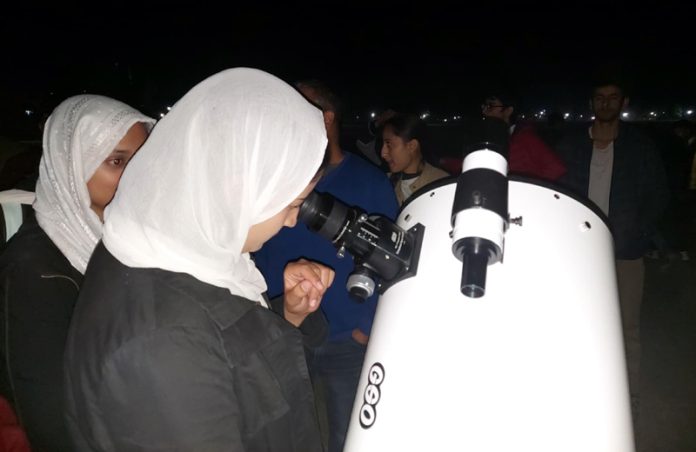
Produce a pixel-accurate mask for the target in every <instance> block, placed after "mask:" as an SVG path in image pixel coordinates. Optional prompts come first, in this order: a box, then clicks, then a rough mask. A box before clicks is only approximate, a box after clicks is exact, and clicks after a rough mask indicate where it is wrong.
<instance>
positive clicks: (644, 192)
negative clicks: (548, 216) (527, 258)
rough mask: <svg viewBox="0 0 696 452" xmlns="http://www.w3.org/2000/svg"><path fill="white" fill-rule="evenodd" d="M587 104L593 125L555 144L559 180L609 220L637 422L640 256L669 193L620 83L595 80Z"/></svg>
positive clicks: (642, 270) (654, 151)
mask: <svg viewBox="0 0 696 452" xmlns="http://www.w3.org/2000/svg"><path fill="white" fill-rule="evenodd" d="M590 105H591V107H592V111H593V113H594V121H593V122H592V124H591V125H590V126H589V127H582V128H581V129H580V130H578V131H577V132H576V133H574V134H570V135H568V136H566V137H564V138H563V139H562V140H561V142H560V143H559V144H558V152H559V154H560V155H561V156H562V157H563V158H564V159H565V163H566V166H567V169H568V172H567V173H566V175H565V176H563V177H562V178H561V180H560V181H559V182H560V183H561V184H563V185H566V186H567V187H568V188H570V189H571V190H574V191H575V192H577V193H578V194H580V195H582V196H585V197H587V198H589V199H590V200H591V201H592V202H594V203H595V204H596V205H597V206H598V207H599V208H600V209H601V210H602V211H603V212H604V213H605V214H606V215H607V217H608V218H609V226H610V228H611V231H612V234H613V237H614V252H615V256H616V274H617V282H618V288H619V302H620V305H621V317H622V322H623V330H624V343H625V346H626V360H627V364H628V377H629V387H630V392H631V405H632V409H633V414H634V422H635V418H636V416H637V414H638V413H637V411H638V407H639V403H638V402H639V388H640V354H641V349H640V307H641V302H642V298H643V280H644V274H645V267H644V263H643V256H644V255H645V253H646V252H647V251H648V249H649V246H650V244H651V238H652V236H653V235H654V233H655V231H656V227H657V222H658V220H659V219H660V217H661V215H662V214H663V212H664V209H665V206H666V205H667V199H668V196H669V194H668V193H669V191H668V186H667V182H666V177H665V171H664V168H663V165H662V161H661V159H660V155H659V153H658V151H657V149H656V147H655V145H654V143H653V142H652V140H650V139H649V138H648V137H646V136H645V135H643V134H642V133H641V132H640V130H638V129H637V128H636V126H635V125H633V124H628V123H625V122H623V121H621V120H620V117H621V111H622V109H624V108H625V107H626V106H627V105H628V97H627V95H626V92H625V89H624V87H623V86H622V84H621V83H620V82H619V81H618V80H617V79H615V78H614V79H612V78H607V79H603V80H600V81H598V82H597V83H595V85H594V89H593V93H592V98H591V100H590Z"/></svg>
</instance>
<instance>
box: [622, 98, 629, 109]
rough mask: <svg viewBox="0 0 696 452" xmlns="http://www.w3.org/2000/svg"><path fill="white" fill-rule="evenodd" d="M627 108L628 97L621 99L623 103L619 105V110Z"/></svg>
mask: <svg viewBox="0 0 696 452" xmlns="http://www.w3.org/2000/svg"><path fill="white" fill-rule="evenodd" d="M626 107H628V97H624V98H623V103H622V104H621V109H622V110H623V109H624V108H626Z"/></svg>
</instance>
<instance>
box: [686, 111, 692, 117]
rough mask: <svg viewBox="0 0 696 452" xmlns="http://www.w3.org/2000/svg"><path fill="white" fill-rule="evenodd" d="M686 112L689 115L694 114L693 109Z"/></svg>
mask: <svg viewBox="0 0 696 452" xmlns="http://www.w3.org/2000/svg"><path fill="white" fill-rule="evenodd" d="M686 114H687V115H688V116H691V115H693V114H694V111H693V110H686Z"/></svg>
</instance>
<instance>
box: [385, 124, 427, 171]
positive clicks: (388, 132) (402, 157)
mask: <svg viewBox="0 0 696 452" xmlns="http://www.w3.org/2000/svg"><path fill="white" fill-rule="evenodd" d="M382 141H383V144H382V152H381V155H382V158H383V159H384V161H385V162H386V163H387V165H389V171H390V172H392V173H399V172H405V173H415V172H416V171H418V166H419V165H420V161H421V155H420V152H419V150H418V141H417V140H410V141H405V140H404V139H403V138H401V137H400V136H398V135H397V134H396V133H394V129H393V128H392V127H391V126H389V125H388V126H386V127H385V128H384V130H383V131H382Z"/></svg>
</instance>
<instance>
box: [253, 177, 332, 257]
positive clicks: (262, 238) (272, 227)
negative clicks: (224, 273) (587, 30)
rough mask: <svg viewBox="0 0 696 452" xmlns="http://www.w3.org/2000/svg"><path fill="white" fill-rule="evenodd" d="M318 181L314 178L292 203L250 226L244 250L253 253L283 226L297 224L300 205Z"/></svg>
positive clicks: (290, 226)
mask: <svg viewBox="0 0 696 452" xmlns="http://www.w3.org/2000/svg"><path fill="white" fill-rule="evenodd" d="M317 181H318V178H315V179H314V180H312V182H310V183H309V185H307V187H306V188H305V189H304V190H303V191H302V193H300V195H299V196H298V197H297V198H295V199H294V200H293V201H292V202H291V203H290V204H288V205H287V206H286V207H285V208H284V209H283V210H281V211H280V212H278V213H277V214H275V215H273V216H272V217H271V218H269V219H268V220H265V221H262V222H261V223H257V224H255V225H253V226H252V227H251V228H249V232H248V233H247V238H246V241H245V242H244V246H243V247H242V252H243V253H251V252H254V251H258V250H260V249H261V247H262V246H263V244H264V243H266V242H267V241H268V240H270V239H271V237H273V236H274V235H276V234H277V233H278V232H280V230H281V229H282V228H283V226H287V227H289V228H292V227H294V226H295V225H296V224H297V215H298V214H299V212H300V206H301V205H302V202H303V201H304V200H305V198H307V196H308V195H309V193H310V192H311V191H312V190H314V186H315V185H316V184H317Z"/></svg>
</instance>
